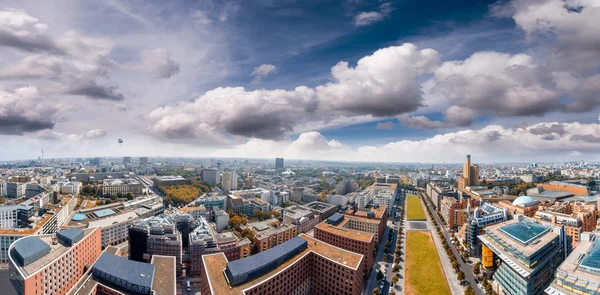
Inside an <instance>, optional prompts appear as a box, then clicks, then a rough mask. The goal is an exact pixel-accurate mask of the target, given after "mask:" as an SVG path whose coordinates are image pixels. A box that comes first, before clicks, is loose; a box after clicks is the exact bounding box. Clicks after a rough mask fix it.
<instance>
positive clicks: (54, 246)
mask: <svg viewBox="0 0 600 295" xmlns="http://www.w3.org/2000/svg"><path fill="white" fill-rule="evenodd" d="M94 230H96V228H86V229H84V230H83V238H85V237H86V236H88V235H89V234H91V233H92V232H93V231H94ZM55 237H56V236H55V235H54V234H51V235H40V236H29V237H24V238H21V239H19V240H17V241H16V242H14V243H13V245H12V246H11V249H17V247H21V245H23V246H29V244H30V240H32V239H33V240H39V241H41V242H42V243H44V244H46V245H47V246H48V247H49V248H50V251H49V252H46V254H45V255H43V256H40V257H37V258H36V259H35V260H34V261H32V262H30V263H29V264H25V265H23V264H22V263H21V261H19V260H18V259H16V258H17V257H16V251H15V250H11V251H10V252H11V253H10V256H11V259H14V260H15V263H16V264H17V268H18V269H19V271H20V272H21V273H22V274H23V276H24V277H29V276H30V275H32V274H34V273H35V272H37V271H38V270H40V269H42V268H43V267H45V266H46V265H48V263H50V262H52V261H54V259H56V258H58V257H60V256H61V255H62V254H64V253H66V252H67V251H69V250H70V249H71V248H72V247H70V246H67V245H65V244H63V243H53V239H55ZM39 241H36V242H33V243H35V244H36V247H39V245H41V244H39ZM78 242H79V241H77V242H75V243H78Z"/></svg>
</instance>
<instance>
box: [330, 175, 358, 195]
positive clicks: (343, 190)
mask: <svg viewBox="0 0 600 295" xmlns="http://www.w3.org/2000/svg"><path fill="white" fill-rule="evenodd" d="M359 189H360V186H359V185H358V183H356V181H354V180H351V179H347V180H345V181H342V182H340V183H339V184H338V185H337V186H336V187H335V193H336V194H337V195H346V194H349V193H353V192H357V191H358V190H359Z"/></svg>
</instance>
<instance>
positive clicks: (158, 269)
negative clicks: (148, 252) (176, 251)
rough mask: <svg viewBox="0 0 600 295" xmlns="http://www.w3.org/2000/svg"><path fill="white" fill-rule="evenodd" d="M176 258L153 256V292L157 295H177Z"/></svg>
mask: <svg viewBox="0 0 600 295" xmlns="http://www.w3.org/2000/svg"><path fill="white" fill-rule="evenodd" d="M175 261H176V260H175V257H174V256H162V255H153V256H152V262H151V263H152V264H154V280H153V281H152V290H154V292H156V293H155V295H175V294H176V290H175V287H176V285H175V284H176V278H175Z"/></svg>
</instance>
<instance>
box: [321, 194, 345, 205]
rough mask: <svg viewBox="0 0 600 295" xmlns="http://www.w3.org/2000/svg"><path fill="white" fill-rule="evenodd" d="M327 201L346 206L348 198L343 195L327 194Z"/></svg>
mask: <svg viewBox="0 0 600 295" xmlns="http://www.w3.org/2000/svg"><path fill="white" fill-rule="evenodd" d="M325 198H326V200H327V203H329V204H333V205H337V206H340V207H343V206H347V205H348V202H349V200H350V198H349V197H348V196H345V195H327V196H325Z"/></svg>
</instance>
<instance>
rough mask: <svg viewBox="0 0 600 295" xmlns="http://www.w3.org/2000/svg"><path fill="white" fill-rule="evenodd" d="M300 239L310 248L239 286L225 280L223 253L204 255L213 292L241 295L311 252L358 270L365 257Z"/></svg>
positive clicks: (305, 236)
mask: <svg viewBox="0 0 600 295" xmlns="http://www.w3.org/2000/svg"><path fill="white" fill-rule="evenodd" d="M298 237H300V238H302V239H304V240H306V241H307V242H308V247H307V248H306V249H304V250H303V251H301V252H300V253H298V254H296V255H295V256H294V257H292V258H290V259H288V260H287V261H285V262H284V263H282V264H281V265H279V266H277V267H276V268H274V269H272V270H271V271H269V272H267V273H265V274H264V275H262V276H260V277H257V278H255V279H252V280H249V281H247V282H245V283H243V284H241V285H238V286H230V285H229V284H228V283H227V280H226V278H225V272H224V271H225V268H226V267H227V262H228V261H227V258H226V257H225V255H224V254H223V253H216V254H210V255H203V256H202V260H203V261H204V269H205V271H207V274H208V278H209V283H210V286H211V288H212V290H213V294H218V295H221V294H234V295H239V294H243V290H245V289H248V288H250V287H252V286H254V285H256V284H259V283H261V282H263V281H265V280H267V279H269V278H271V277H272V276H273V275H275V274H277V273H278V272H280V271H282V270H283V269H285V268H287V267H288V266H290V265H292V264H294V263H295V262H296V261H298V260H299V259H301V258H302V257H304V256H305V255H307V254H308V253H310V252H311V251H312V252H314V253H317V254H320V255H322V256H324V257H327V258H328V259H330V260H332V261H335V262H337V263H340V264H344V265H346V266H348V267H351V268H354V269H356V268H358V266H359V265H360V263H361V261H362V259H363V256H362V255H360V254H356V253H353V252H350V251H347V250H343V249H341V248H338V247H335V246H332V245H329V244H327V243H324V242H322V241H319V240H316V239H314V238H312V237H309V236H307V235H305V234H301V235H299V236H298Z"/></svg>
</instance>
